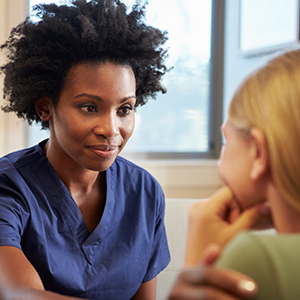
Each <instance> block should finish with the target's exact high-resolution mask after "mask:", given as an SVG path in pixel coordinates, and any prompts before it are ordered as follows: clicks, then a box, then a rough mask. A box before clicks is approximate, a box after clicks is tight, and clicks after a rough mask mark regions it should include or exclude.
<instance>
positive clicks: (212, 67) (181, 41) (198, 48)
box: [29, 0, 224, 159]
mask: <svg viewBox="0 0 300 300" xmlns="http://www.w3.org/2000/svg"><path fill="white" fill-rule="evenodd" d="M41 2H43V3H50V2H57V3H63V2H64V1H61V0H56V1H54V0H48V1H46V0H31V3H30V5H31V6H32V5H34V4H37V3H41ZM123 2H124V3H125V4H127V5H128V6H129V7H130V6H131V5H132V4H133V3H134V2H135V1H134V0H123ZM148 2H149V5H148V6H147V15H146V17H147V23H149V24H151V25H152V26H155V27H158V28H159V29H161V30H167V31H168V32H169V34H168V36H169V40H168V42H167V44H166V47H168V48H169V58H168V60H167V65H168V66H173V67H174V68H173V70H172V71H170V72H169V73H168V74H167V75H166V76H165V79H164V85H165V87H166V88H167V90H168V92H167V94H158V95H157V98H156V100H153V99H150V100H149V102H148V103H147V104H146V105H145V106H143V107H138V108H137V110H136V127H135V132H134V134H133V136H132V137H131V139H130V140H129V142H128V144H127V145H126V147H125V149H124V150H123V153H124V155H125V156H126V157H129V158H133V157H134V158H136V157H140V158H165V159H166V158H202V157H216V156H217V154H218V152H219V148H218V144H219V140H220V136H219V135H218V128H219V126H220V125H221V118H222V113H218V112H221V111H222V107H221V106H222V105H219V104H220V103H222V99H221V98H220V97H222V84H221V83H220V82H221V81H222V78H220V77H222V76H220V74H221V73H222V65H223V62H222V59H221V61H219V57H222V55H223V52H222V49H223V48H222V46H220V45H218V43H220V41H221V42H222V36H223V34H222V33H221V37H219V30H220V29H221V30H222V28H223V24H222V18H220V15H217V14H222V8H220V6H222V5H223V4H221V3H220V2H222V1H218V0H216V1H214V0H201V1H199V0H149V1H148ZM217 6H218V7H217ZM223 12H224V8H223ZM212 19H214V22H212ZM216 22H219V23H216ZM211 24H216V26H213V27H211ZM219 24H220V25H221V26H219ZM216 51H219V53H221V55H218V53H217V52H216ZM216 74H218V76H216ZM218 78H219V79H218ZM217 99H219V100H217ZM29 136H30V143H35V142H37V141H36V137H38V138H39V139H40V137H41V136H40V135H37V130H36V129H32V130H31V131H30V134H29Z"/></svg>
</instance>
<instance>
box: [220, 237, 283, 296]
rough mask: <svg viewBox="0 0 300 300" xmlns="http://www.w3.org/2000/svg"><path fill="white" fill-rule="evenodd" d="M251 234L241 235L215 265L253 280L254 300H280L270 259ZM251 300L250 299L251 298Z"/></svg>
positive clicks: (277, 284)
mask: <svg viewBox="0 0 300 300" xmlns="http://www.w3.org/2000/svg"><path fill="white" fill-rule="evenodd" d="M259 241H260V239H259V237H258V236H256V235H255V234H253V233H248V232H245V233H242V234H240V235H238V236H237V237H236V238H235V239H234V240H233V241H232V242H230V243H229V244H228V246H226V247H225V249H224V251H223V253H222V255H221V257H220V259H219V260H218V261H217V263H216V265H217V266H219V267H225V268H230V269H234V270H236V271H239V272H241V273H244V274H246V275H248V276H250V277H251V278H253V279H254V280H255V281H256V282H257V284H258V288H259V292H258V295H257V296H256V297H254V298H253V299H255V300H265V299H272V300H277V299H278V300H279V299H282V297H281V292H280V282H279V280H278V276H277V270H276V268H274V264H273V263H272V258H271V257H270V256H269V255H268V252H267V251H266V249H265V248H264V245H263V244H261V243H260V242H259ZM251 299H252V298H251Z"/></svg>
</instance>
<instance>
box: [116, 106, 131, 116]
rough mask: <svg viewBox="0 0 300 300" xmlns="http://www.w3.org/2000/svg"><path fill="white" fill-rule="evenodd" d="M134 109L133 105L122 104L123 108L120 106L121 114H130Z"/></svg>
mask: <svg viewBox="0 0 300 300" xmlns="http://www.w3.org/2000/svg"><path fill="white" fill-rule="evenodd" d="M131 111H132V106H131V105H126V106H122V107H121V108H119V110H118V112H119V113H120V114H121V115H128V114H130V112H131Z"/></svg>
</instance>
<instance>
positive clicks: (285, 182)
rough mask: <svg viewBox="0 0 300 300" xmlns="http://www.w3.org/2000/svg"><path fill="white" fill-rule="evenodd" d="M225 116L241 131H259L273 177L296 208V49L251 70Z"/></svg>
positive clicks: (299, 205) (299, 203)
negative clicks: (253, 70)
mask: <svg viewBox="0 0 300 300" xmlns="http://www.w3.org/2000/svg"><path fill="white" fill-rule="evenodd" d="M229 120H230V121H231V122H232V124H233V125H234V126H236V127H237V128H239V129H241V130H243V131H249V130H250V129H251V128H252V127H256V128H259V129H260V130H261V131H262V132H263V134H264V136H265V138H266V142H267V147H268V153H269V165H270V168H271V172H272V176H273V180H274V182H275V184H276V186H277V187H278V189H279V191H280V192H281V194H282V195H283V196H284V197H285V198H286V199H287V201H289V202H290V203H291V204H292V205H293V206H294V207H295V208H296V209H298V210H300V50H296V51H290V52H287V53H285V54H282V55H280V56H278V57H276V58H275V59H273V60H271V61H270V62H269V63H267V64H266V65H265V66H264V67H262V68H261V69H259V70H257V71H256V72H255V73H252V74H251V75H250V76H249V77H248V78H247V79H246V80H245V81H244V82H243V83H242V85H241V86H240V87H239V88H238V90H237V91H236V93H235V95H234V96H233V98H232V101H231V103H230V107H229Z"/></svg>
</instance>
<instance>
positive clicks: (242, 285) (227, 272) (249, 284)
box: [179, 265, 257, 299]
mask: <svg viewBox="0 0 300 300" xmlns="http://www.w3.org/2000/svg"><path fill="white" fill-rule="evenodd" d="M179 277H180V279H181V280H183V281H185V282H188V283H189V284H194V285H196V286H197V285H198V286H201V285H205V286H212V287H217V288H218V289H220V290H223V291H226V292H227V293H229V294H232V295H235V296H237V297H244V298H246V299H247V298H250V297H253V296H254V295H255V294H256V293H257V284H256V283H255V281H253V280H252V279H251V278H250V277H248V276H246V275H244V274H242V273H239V272H237V271H234V270H231V269H223V268H215V267H210V266H206V267H205V266H202V265H200V266H197V267H194V268H190V269H185V270H183V271H182V273H181V274H180V276H179Z"/></svg>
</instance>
